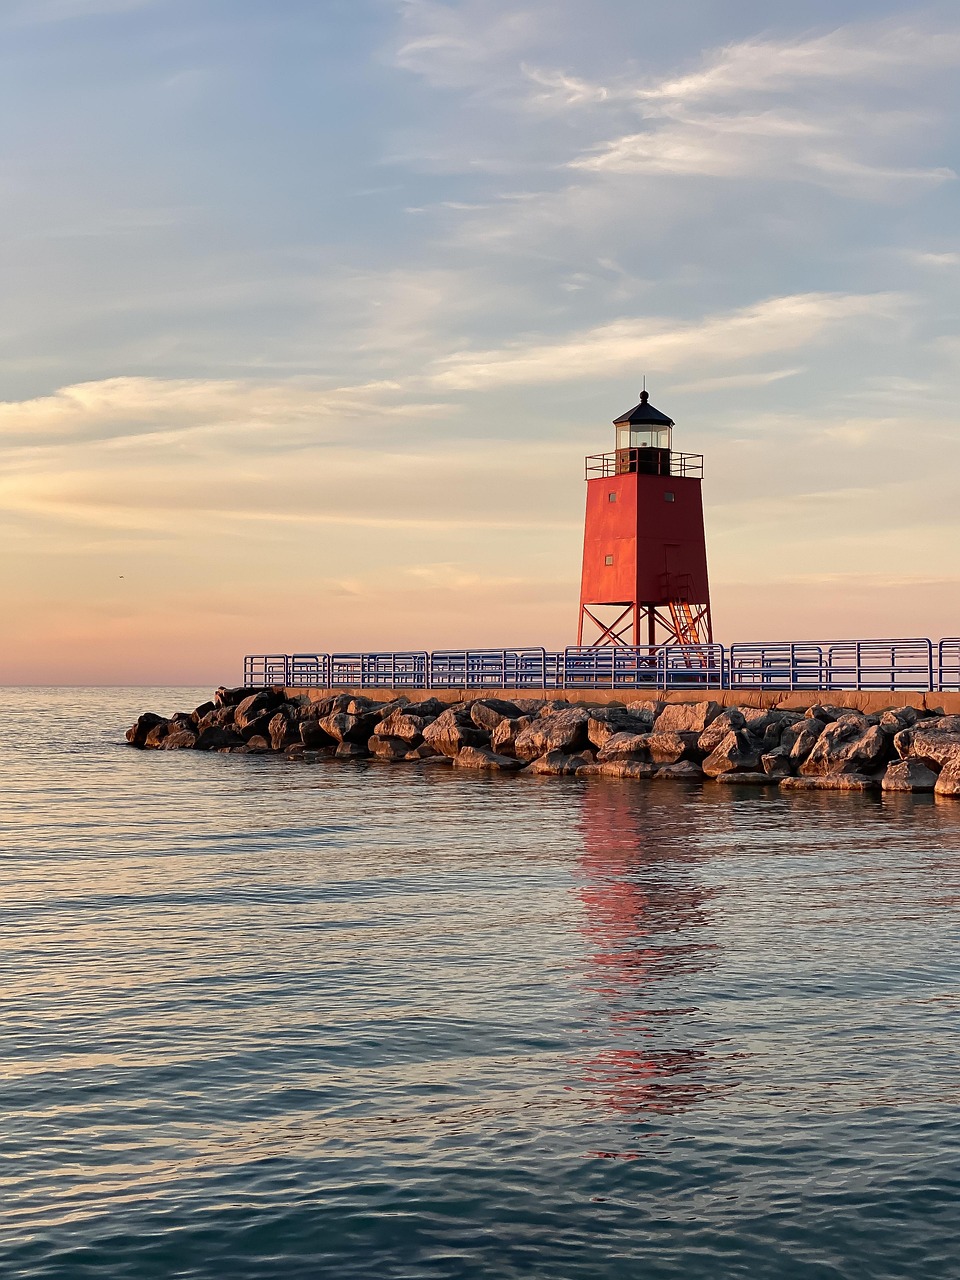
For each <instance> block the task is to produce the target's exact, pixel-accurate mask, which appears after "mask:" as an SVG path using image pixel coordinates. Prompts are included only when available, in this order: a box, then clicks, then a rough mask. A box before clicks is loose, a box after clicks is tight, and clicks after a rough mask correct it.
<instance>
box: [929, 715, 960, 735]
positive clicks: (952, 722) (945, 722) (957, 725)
mask: <svg viewBox="0 0 960 1280" xmlns="http://www.w3.org/2000/svg"><path fill="white" fill-rule="evenodd" d="M920 727H921V728H922V729H923V731H924V732H925V733H927V732H932V733H960V716H934V717H933V719H931V720H924V722H923V724H922V725H921V726H920Z"/></svg>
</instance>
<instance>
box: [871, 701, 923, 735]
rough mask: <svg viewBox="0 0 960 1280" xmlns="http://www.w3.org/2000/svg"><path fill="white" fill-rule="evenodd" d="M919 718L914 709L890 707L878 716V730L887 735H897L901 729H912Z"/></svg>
mask: <svg viewBox="0 0 960 1280" xmlns="http://www.w3.org/2000/svg"><path fill="white" fill-rule="evenodd" d="M919 716H920V713H919V712H918V711H917V709H916V707H890V708H889V709H888V710H887V711H884V712H883V714H882V715H881V716H880V728H881V729H886V731H887V733H899V732H900V731H901V729H912V728H913V726H914V725H915V724H916V723H917V720H918V719H919Z"/></svg>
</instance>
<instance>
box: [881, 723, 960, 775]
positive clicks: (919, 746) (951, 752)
mask: <svg viewBox="0 0 960 1280" xmlns="http://www.w3.org/2000/svg"><path fill="white" fill-rule="evenodd" d="M893 743H894V746H895V747H896V749H897V753H898V755H900V756H901V758H903V759H909V760H919V761H920V763H921V764H925V765H927V766H929V767H930V768H936V769H949V768H953V767H954V766H955V765H956V766H960V734H956V733H939V732H937V731H936V730H933V729H928V728H927V727H926V725H925V724H924V725H922V726H918V727H917V728H916V729H903V730H902V731H901V732H900V733H898V734H897V735H896V737H895V738H894V740H893Z"/></svg>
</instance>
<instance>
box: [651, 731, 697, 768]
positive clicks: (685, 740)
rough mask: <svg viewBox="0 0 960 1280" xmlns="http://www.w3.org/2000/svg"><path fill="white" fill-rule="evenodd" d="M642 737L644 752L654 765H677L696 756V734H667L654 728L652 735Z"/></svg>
mask: <svg viewBox="0 0 960 1280" xmlns="http://www.w3.org/2000/svg"><path fill="white" fill-rule="evenodd" d="M659 723H660V722H659V720H658V721H657V724H659ZM644 736H645V738H646V743H645V745H646V750H647V752H648V754H649V756H650V759H651V760H652V761H653V762H654V764H677V763H678V762H679V761H681V760H689V759H691V758H692V757H693V756H695V755H697V754H698V751H697V743H698V741H699V738H700V735H699V734H698V733H695V732H689V733H681V732H667V731H665V730H661V729H657V728H656V727H654V730H653V733H648V734H646V735H644Z"/></svg>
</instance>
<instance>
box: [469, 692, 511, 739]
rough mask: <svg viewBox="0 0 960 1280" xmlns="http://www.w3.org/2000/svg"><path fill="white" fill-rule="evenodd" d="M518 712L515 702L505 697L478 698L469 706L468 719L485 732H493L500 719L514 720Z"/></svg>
mask: <svg viewBox="0 0 960 1280" xmlns="http://www.w3.org/2000/svg"><path fill="white" fill-rule="evenodd" d="M520 714H521V712H520V708H519V707H518V706H517V704H516V703H515V702H507V701H506V699H505V698H480V699H479V700H478V701H477V702H475V703H474V704H473V705H472V706H471V708H470V719H471V720H472V721H473V723H474V724H475V725H476V726H477V728H478V729H483V730H484V731H485V732H487V733H493V731H494V729H496V727H497V726H498V725H499V724H500V723H501V721H503V720H516V719H518V718H519V716H520Z"/></svg>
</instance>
